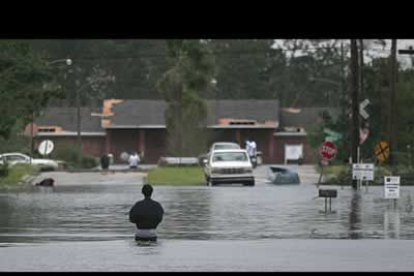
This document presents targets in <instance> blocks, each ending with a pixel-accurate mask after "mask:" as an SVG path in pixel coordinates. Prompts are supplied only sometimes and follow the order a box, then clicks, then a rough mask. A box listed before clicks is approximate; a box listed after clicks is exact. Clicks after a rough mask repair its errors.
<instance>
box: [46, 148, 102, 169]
mask: <svg viewBox="0 0 414 276" xmlns="http://www.w3.org/2000/svg"><path fill="white" fill-rule="evenodd" d="M51 157H52V158H53V159H56V160H62V161H65V162H66V165H67V167H68V168H77V169H78V168H83V169H91V168H94V167H96V166H98V161H97V160H96V158H94V157H91V156H87V155H84V154H83V152H82V149H81V148H80V147H78V146H77V145H59V146H57V147H56V149H55V151H54V152H53V153H52V155H51Z"/></svg>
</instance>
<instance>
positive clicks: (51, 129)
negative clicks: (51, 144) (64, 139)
mask: <svg viewBox="0 0 414 276" xmlns="http://www.w3.org/2000/svg"><path fill="white" fill-rule="evenodd" d="M39 132H56V129H55V128H54V127H42V128H39Z"/></svg>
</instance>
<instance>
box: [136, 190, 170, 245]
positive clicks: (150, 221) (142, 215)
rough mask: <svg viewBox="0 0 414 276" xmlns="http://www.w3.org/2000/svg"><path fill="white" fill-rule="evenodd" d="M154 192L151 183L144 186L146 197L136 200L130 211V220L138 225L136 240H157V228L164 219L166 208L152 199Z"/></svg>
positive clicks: (143, 192)
mask: <svg viewBox="0 0 414 276" xmlns="http://www.w3.org/2000/svg"><path fill="white" fill-rule="evenodd" d="M152 192H153V188H152V186H151V185H150V184H145V185H144V186H142V194H143V195H144V197H145V198H144V199H143V200H140V201H138V202H136V203H135V205H134V206H133V207H132V208H131V210H130V211H129V221H130V222H132V223H135V225H136V226H137V232H136V233H135V240H136V241H157V234H156V232H155V229H156V228H157V226H158V224H160V222H161V221H162V218H163V215H164V209H163V208H162V206H161V204H160V203H159V202H157V201H155V200H152V199H151V195H152Z"/></svg>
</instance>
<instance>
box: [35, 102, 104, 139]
mask: <svg viewBox="0 0 414 276" xmlns="http://www.w3.org/2000/svg"><path fill="white" fill-rule="evenodd" d="M80 111H81V118H82V119H81V130H82V132H102V131H103V129H102V127H101V118H100V117H99V116H93V115H92V113H94V112H97V111H98V112H99V111H100V110H96V109H92V108H86V107H82V108H81V110H80ZM35 124H36V125H38V126H39V127H50V128H52V127H53V128H55V129H56V132H60V133H64V132H75V131H77V109H76V107H49V108H47V109H46V110H45V111H44V112H43V114H42V115H41V116H39V117H38V118H36V119H35Z"/></svg>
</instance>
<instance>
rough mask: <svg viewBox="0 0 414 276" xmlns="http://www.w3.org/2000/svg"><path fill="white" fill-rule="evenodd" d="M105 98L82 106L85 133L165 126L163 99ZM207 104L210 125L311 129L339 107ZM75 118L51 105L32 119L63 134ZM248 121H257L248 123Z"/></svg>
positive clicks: (264, 102)
mask: <svg viewBox="0 0 414 276" xmlns="http://www.w3.org/2000/svg"><path fill="white" fill-rule="evenodd" d="M107 101H108V102H106V105H105V104H104V105H103V106H104V108H103V114H102V112H101V110H99V109H98V110H97V109H92V108H85V107H82V108H81V117H82V120H81V128H82V132H84V133H85V135H86V134H87V133H95V134H96V133H104V129H105V128H165V119H164V113H165V110H166V108H167V103H166V102H165V101H162V100H107ZM207 107H208V110H209V117H208V118H207V123H208V125H209V126H210V127H213V128H241V127H243V128H257V127H265V128H277V127H278V126H281V127H298V128H304V129H306V130H310V129H311V128H313V127H314V126H316V125H318V124H320V123H321V122H322V118H321V117H320V113H321V112H322V111H324V110H326V111H328V112H329V113H330V114H331V115H332V116H333V117H334V118H336V117H337V116H338V114H339V110H338V109H335V108H313V107H309V108H301V109H287V108H280V106H279V101H278V100H208V101H207ZM76 118H77V115H76V108H75V107H50V108H48V109H46V110H45V112H44V113H43V114H42V115H41V116H40V117H38V118H37V119H36V120H35V123H36V124H37V125H38V126H43V127H54V128H55V131H56V133H57V134H62V135H63V134H64V133H74V132H76V131H77V127H76ZM104 121H106V122H104ZM249 121H252V122H255V123H256V124H254V125H249V124H248V123H249ZM239 123H242V124H239ZM246 123H247V124H246ZM45 134H46V133H45Z"/></svg>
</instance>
